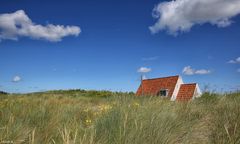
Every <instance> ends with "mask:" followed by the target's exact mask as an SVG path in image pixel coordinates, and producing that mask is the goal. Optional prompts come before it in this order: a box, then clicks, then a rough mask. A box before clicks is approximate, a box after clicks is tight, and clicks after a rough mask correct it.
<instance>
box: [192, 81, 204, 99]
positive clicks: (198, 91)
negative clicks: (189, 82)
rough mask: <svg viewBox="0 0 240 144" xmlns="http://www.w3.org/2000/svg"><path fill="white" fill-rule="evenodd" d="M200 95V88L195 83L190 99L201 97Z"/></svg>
mask: <svg viewBox="0 0 240 144" xmlns="http://www.w3.org/2000/svg"><path fill="white" fill-rule="evenodd" d="M201 96H202V92H201V90H200V88H199V86H198V84H197V85H196V88H195V91H194V95H193V97H192V99H195V98H198V97H201Z"/></svg>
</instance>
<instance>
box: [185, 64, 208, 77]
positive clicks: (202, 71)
mask: <svg viewBox="0 0 240 144" xmlns="http://www.w3.org/2000/svg"><path fill="white" fill-rule="evenodd" d="M182 73H183V74H185V75H195V74H198V75H204V74H210V73H211V71H210V70H206V69H199V70H195V69H192V68H191V66H186V67H184V68H183V70H182Z"/></svg>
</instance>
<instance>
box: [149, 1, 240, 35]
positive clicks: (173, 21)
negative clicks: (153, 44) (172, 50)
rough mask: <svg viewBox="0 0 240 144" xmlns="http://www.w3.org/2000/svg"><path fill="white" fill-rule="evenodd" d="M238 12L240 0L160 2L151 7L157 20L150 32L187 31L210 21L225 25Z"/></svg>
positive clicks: (214, 23) (230, 21)
mask: <svg viewBox="0 0 240 144" xmlns="http://www.w3.org/2000/svg"><path fill="white" fill-rule="evenodd" d="M238 14H240V0H172V1H169V2H161V3H159V4H158V5H157V6H155V8H154V9H153V17H154V18H156V19H158V20H157V22H156V23H155V24H154V25H153V26H150V27H149V29H150V31H151V32H152V33H157V32H159V31H160V30H167V31H168V33H169V34H173V35H177V34H178V33H179V32H188V31H190V29H191V28H192V27H193V26H194V25H196V24H199V25H201V24H205V23H210V24H212V25H217V26H218V27H227V26H229V25H231V23H233V21H232V20H231V18H232V17H234V16H236V15H238Z"/></svg>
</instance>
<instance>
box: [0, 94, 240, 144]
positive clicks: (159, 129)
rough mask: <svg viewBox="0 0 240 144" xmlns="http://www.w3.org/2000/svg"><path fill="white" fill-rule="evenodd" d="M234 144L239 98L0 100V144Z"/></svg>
mask: <svg viewBox="0 0 240 144" xmlns="http://www.w3.org/2000/svg"><path fill="white" fill-rule="evenodd" d="M9 142H14V143H31V144H45V143H46V144H47V143H52V144H61V143H63V144H79V143H80V144H148V143H149V144H164V143H166V144H176V143H177V144H178V143H183V144H205V143H206V144H207V143H216V144H225V143H226V144H235V143H236V144H237V143H240V94H239V93H232V94H226V95H217V94H208V93H206V94H204V95H203V96H202V97H201V98H199V99H195V100H194V101H190V102H172V101H169V99H162V98H159V97H136V96H134V95H133V94H131V93H130V94H129V93H111V92H106V91H103V92H97V91H52V92H47V93H35V94H26V95H0V143H9Z"/></svg>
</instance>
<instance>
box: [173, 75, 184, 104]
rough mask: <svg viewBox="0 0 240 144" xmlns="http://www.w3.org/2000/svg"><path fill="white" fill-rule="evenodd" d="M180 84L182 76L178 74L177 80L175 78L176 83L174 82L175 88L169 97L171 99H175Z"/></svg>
mask: <svg viewBox="0 0 240 144" xmlns="http://www.w3.org/2000/svg"><path fill="white" fill-rule="evenodd" d="M181 84H183V80H182V77H181V76H179V77H178V80H177V83H176V85H175V88H174V91H173V94H172V97H171V101H175V100H176V98H177V94H178V92H179V89H180V87H181Z"/></svg>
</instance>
